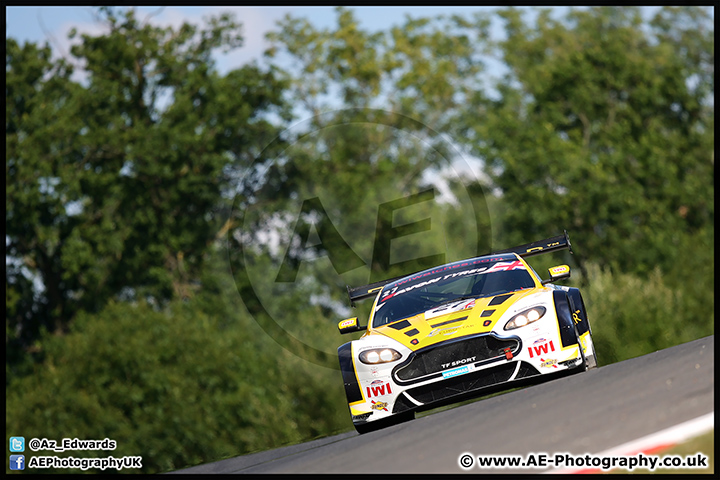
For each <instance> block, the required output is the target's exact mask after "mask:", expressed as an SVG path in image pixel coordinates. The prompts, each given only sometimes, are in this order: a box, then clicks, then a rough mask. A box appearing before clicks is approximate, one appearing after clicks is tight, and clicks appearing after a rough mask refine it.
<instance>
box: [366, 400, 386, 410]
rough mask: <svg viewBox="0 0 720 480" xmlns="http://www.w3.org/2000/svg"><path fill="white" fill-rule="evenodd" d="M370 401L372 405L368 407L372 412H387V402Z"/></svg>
mask: <svg viewBox="0 0 720 480" xmlns="http://www.w3.org/2000/svg"><path fill="white" fill-rule="evenodd" d="M371 401H372V405H371V406H370V408H372V409H373V410H382V411H384V412H387V411H388V409H387V406H388V404H387V402H376V401H375V400H371Z"/></svg>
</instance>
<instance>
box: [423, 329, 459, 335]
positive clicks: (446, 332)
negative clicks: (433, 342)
mask: <svg viewBox="0 0 720 480" xmlns="http://www.w3.org/2000/svg"><path fill="white" fill-rule="evenodd" d="M458 330H460V327H445V328H436V329H435V330H433V331H431V332H430V333H428V334H427V336H428V337H434V336H435V335H443V336H447V335H452V334H454V333H456V332H457V331H458Z"/></svg>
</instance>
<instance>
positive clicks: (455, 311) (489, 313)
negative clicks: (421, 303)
mask: <svg viewBox="0 0 720 480" xmlns="http://www.w3.org/2000/svg"><path fill="white" fill-rule="evenodd" d="M543 290H545V289H544V288H531V289H526V290H520V291H517V292H511V293H505V294H501V295H495V296H492V297H482V298H476V299H470V300H460V301H458V302H453V303H450V304H446V305H442V306H440V307H438V308H436V309H431V310H428V311H426V312H423V313H419V314H417V315H415V316H413V317H408V318H406V319H403V320H400V321H397V322H393V323H389V324H387V325H383V326H381V327H378V328H374V329H373V330H371V331H370V332H368V335H384V336H387V337H390V338H392V339H393V340H396V341H398V342H400V343H401V344H403V345H405V346H406V347H407V348H409V349H411V350H418V349H420V348H423V347H427V346H429V345H434V344H436V343H440V342H445V341H447V340H451V339H454V338H458V337H465V336H467V335H474V334H479V333H487V332H490V331H491V330H493V328H495V326H496V324H497V322H498V320H499V319H500V318H502V316H503V315H504V314H505V313H506V312H507V311H508V310H510V309H512V307H513V305H515V304H516V303H517V302H518V301H519V300H521V299H523V298H526V297H528V296H530V295H533V294H537V293H538V292H539V291H543Z"/></svg>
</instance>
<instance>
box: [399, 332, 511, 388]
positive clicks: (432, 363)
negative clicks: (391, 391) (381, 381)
mask: <svg viewBox="0 0 720 480" xmlns="http://www.w3.org/2000/svg"><path fill="white" fill-rule="evenodd" d="M508 348H509V349H510V352H511V353H512V354H513V355H516V354H517V353H518V351H519V350H520V340H519V339H517V338H510V339H500V338H496V337H494V336H492V335H480V336H475V337H470V338H465V339H459V340H453V341H450V342H447V343H443V344H440V345H433V346H431V347H428V348H425V349H422V350H419V351H418V352H416V353H415V354H414V355H413V356H412V357H411V358H410V361H409V362H408V363H406V364H403V365H400V366H399V367H398V368H397V369H396V370H395V372H394V375H395V378H396V381H398V382H399V383H407V382H411V383H414V381H421V380H424V379H425V378H426V377H428V376H429V375H432V374H436V373H439V372H441V371H443V370H447V369H448V368H452V367H455V366H459V365H462V364H468V363H472V364H474V365H478V364H482V363H489V362H493V361H496V360H499V359H504V358H505V351H506V349H508ZM470 359H471V360H470Z"/></svg>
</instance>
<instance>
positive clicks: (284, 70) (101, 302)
mask: <svg viewBox="0 0 720 480" xmlns="http://www.w3.org/2000/svg"><path fill="white" fill-rule="evenodd" d="M559 12H562V15H558V13H559ZM336 14H337V24H336V25H335V26H334V27H332V28H324V29H323V28H316V27H315V26H314V25H313V24H312V23H311V22H309V21H307V20H306V19H302V18H293V17H291V16H288V17H286V18H285V19H284V20H283V21H281V22H280V23H279V24H278V26H277V29H276V30H275V31H274V32H272V33H271V34H270V35H269V39H270V40H271V42H272V48H271V49H270V51H269V52H268V61H269V62H270V66H269V67H268V68H260V67H259V66H257V65H256V64H249V65H243V66H238V68H236V69H234V70H231V71H229V72H227V73H225V74H221V73H219V72H218V70H217V68H216V65H215V63H214V54H215V53H216V52H217V51H219V50H226V51H227V50H229V49H234V48H238V47H240V46H241V45H242V41H243V39H242V36H241V34H240V25H239V24H237V23H236V22H235V20H234V19H233V18H232V17H231V16H228V15H221V16H218V17H214V18H210V19H208V20H207V21H206V22H205V24H204V25H203V26H196V25H191V24H188V23H186V24H183V25H182V26H180V27H177V28H173V27H159V26H155V25H153V24H152V23H149V22H147V21H145V22H142V21H139V20H138V18H137V17H136V14H135V12H134V10H132V9H113V8H101V9H100V10H99V18H100V19H101V22H102V26H103V28H104V30H103V33H100V34H97V35H87V34H85V35H81V36H80V37H79V38H77V35H76V34H75V33H74V32H73V33H71V36H72V37H74V38H75V44H74V46H73V48H72V50H71V57H70V58H54V57H53V52H52V50H51V49H50V48H49V47H48V46H47V45H46V46H39V45H36V44H33V43H25V44H23V45H20V44H19V43H18V42H17V41H16V40H14V39H12V38H7V39H6V144H7V147H6V190H7V193H6V200H7V210H6V263H7V265H6V349H7V355H6V373H7V381H6V382H7V383H6V390H7V392H6V393H7V397H8V398H7V409H6V423H7V424H8V432H11V431H12V432H13V434H16V433H20V432H21V431H22V433H23V434H24V435H25V436H26V437H27V438H32V437H33V436H35V437H45V438H53V437H54V438H62V437H73V436H77V437H79V438H85V439H91V438H98V439H102V438H105V437H109V438H113V439H115V440H117V441H118V446H119V450H118V451H117V452H116V456H118V455H122V454H126V455H138V454H142V455H143V458H144V461H143V463H144V468H143V471H144V472H148V473H151V472H163V471H169V470H174V469H179V468H182V467H185V466H189V465H193V464H198V463H202V462H209V461H212V460H218V459H221V458H224V457H228V456H235V455H240V454H242V453H247V452H250V451H255V450H260V449H267V448H271V447H275V446H279V445H283V444H288V443H293V442H299V441H302V440H308V439H311V438H315V437H317V436H322V435H328V434H331V433H335V432H338V431H340V430H343V429H348V428H349V427H350V421H349V417H348V415H347V409H346V406H345V403H344V394H343V391H342V379H341V377H340V375H339V373H338V372H337V371H335V370H333V368H322V367H318V365H322V366H325V367H334V368H337V363H336V358H335V357H334V355H335V353H334V352H335V349H336V348H337V346H338V345H339V344H341V343H343V342H345V341H347V340H348V339H347V338H343V337H341V336H340V334H339V333H338V332H337V330H336V329H335V325H336V321H337V320H338V319H339V318H341V315H348V316H350V315H359V316H363V315H366V314H367V313H368V312H367V308H366V307H367V306H365V307H361V308H360V309H359V311H355V312H353V311H352V310H350V309H349V308H348V307H346V306H345V302H346V301H347V299H346V295H345V290H344V288H345V285H347V284H349V285H359V284H363V283H367V282H370V281H374V280H379V279H381V278H389V277H393V276H395V275H400V274H404V273H409V272H411V271H414V270H418V269H420V268H423V267H426V266H429V265H430V264H437V263H442V262H443V261H450V260H459V259H461V258H468V257H471V256H474V255H477V254H482V253H487V252H489V251H491V250H492V249H499V248H507V247H509V246H511V245H516V244H520V243H525V242H529V241H533V240H538V239H540V238H545V237H548V236H551V235H555V234H558V233H560V232H561V231H562V229H567V230H568V231H569V233H570V236H571V239H572V242H573V247H574V251H575V255H574V256H573V257H562V258H561V257H559V256H555V255H548V256H547V258H546V257H545V256H539V257H534V258H537V260H535V259H533V260H532V263H533V266H534V267H535V268H536V270H538V271H542V270H543V269H544V268H547V267H548V266H550V265H551V264H553V262H557V261H562V262H566V261H567V262H570V263H571V264H572V265H573V267H575V266H579V267H580V268H579V269H578V270H575V271H576V272H577V274H574V275H573V280H571V283H572V284H573V286H580V287H581V288H582V289H583V291H584V292H585V295H586V304H587V307H588V312H589V317H590V322H591V324H592V325H593V332H594V334H595V336H596V344H597V350H598V356H599V357H600V362H601V365H602V364H606V363H608V362H613V361H619V360H623V359H626V358H630V357H633V356H637V355H642V354H644V353H648V352H649V351H652V350H656V349H661V348H666V347H668V346H671V345H673V344H675V343H677V342H683V341H688V340H692V339H694V338H698V337H700V336H704V335H710V334H712V333H713V328H714V327H713V319H714V315H713V312H714V96H713V95H714V41H713V40H714V30H713V25H712V19H713V18H712V13H711V11H709V10H708V9H705V8H698V7H663V8H657V9H653V10H652V11H650V10H642V9H639V8H636V7H623V8H611V7H592V8H579V9H568V10H563V11H560V10H549V9H537V10H536V9H533V10H528V9H514V8H503V9H499V10H497V11H495V12H492V13H490V12H484V13H481V14H478V15H475V16H473V17H468V18H465V17H459V16H454V17H449V18H448V17H444V16H439V17H436V18H412V17H407V18H406V19H405V22H404V23H403V24H402V25H398V26H394V27H392V28H390V29H388V30H386V31H383V30H376V29H373V30H369V29H364V28H362V26H361V25H360V23H359V22H358V20H357V19H356V18H355V16H354V14H353V12H352V10H349V9H346V8H338V9H337V10H336ZM493 22H500V24H501V25H502V27H503V35H502V36H501V37H500V38H495V37H493V36H491V35H490V33H491V32H492V30H491V28H490V26H491V25H493ZM488 56H490V57H488ZM491 57H494V59H495V60H494V61H500V62H502V64H503V65H504V67H506V68H507V73H506V74H504V75H503V76H502V77H501V78H496V77H493V76H492V75H491V73H492V72H491V71H490V70H489V69H488V68H487V64H488V62H489V61H490V60H489V59H490V58H491ZM78 66H79V67H80V68H77V67H78ZM471 156H472V157H473V158H475V160H474V162H475V163H473V165H474V166H476V168H475V173H477V174H479V175H480V177H479V178H478V177H475V175H473V172H472V171H471V169H467V168H466V169H462V168H461V167H462V166H463V164H464V161H465V159H466V158H468V157H471ZM540 267H542V268H540ZM33 353H40V355H31V354H33Z"/></svg>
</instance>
